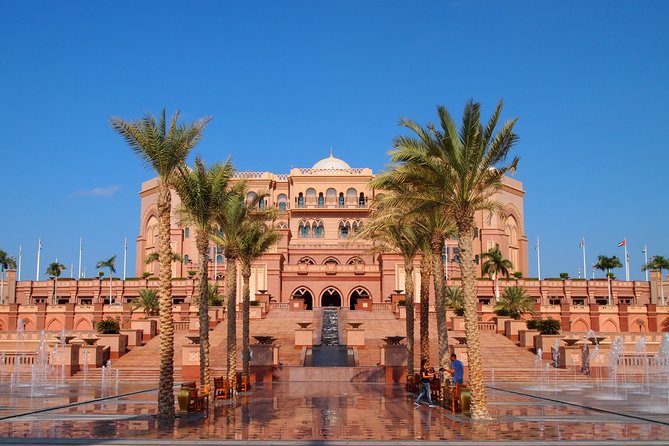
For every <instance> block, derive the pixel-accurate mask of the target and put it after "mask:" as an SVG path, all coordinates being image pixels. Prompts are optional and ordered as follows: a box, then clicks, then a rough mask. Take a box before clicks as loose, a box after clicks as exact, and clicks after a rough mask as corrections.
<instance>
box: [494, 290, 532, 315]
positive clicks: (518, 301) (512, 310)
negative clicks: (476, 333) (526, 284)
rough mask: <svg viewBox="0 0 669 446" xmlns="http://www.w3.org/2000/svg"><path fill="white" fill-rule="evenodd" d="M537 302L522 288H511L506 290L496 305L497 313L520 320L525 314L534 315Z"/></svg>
mask: <svg viewBox="0 0 669 446" xmlns="http://www.w3.org/2000/svg"><path fill="white" fill-rule="evenodd" d="M534 304H535V300H534V298H533V297H531V296H530V295H529V294H527V292H526V291H525V288H523V287H522V286H510V287H507V288H505V289H504V293H502V297H501V299H500V300H499V301H497V303H495V312H496V313H503V314H508V315H509V316H510V317H512V318H514V319H520V317H521V316H522V315H523V313H530V314H534Z"/></svg>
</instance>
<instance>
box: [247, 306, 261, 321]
mask: <svg viewBox="0 0 669 446" xmlns="http://www.w3.org/2000/svg"><path fill="white" fill-rule="evenodd" d="M262 318H263V311H262V307H260V306H257V307H254V306H250V307H249V319H262Z"/></svg>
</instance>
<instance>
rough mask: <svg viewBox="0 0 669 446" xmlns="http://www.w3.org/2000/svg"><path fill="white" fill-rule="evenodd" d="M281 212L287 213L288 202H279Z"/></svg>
mask: <svg viewBox="0 0 669 446" xmlns="http://www.w3.org/2000/svg"><path fill="white" fill-rule="evenodd" d="M279 210H280V211H281V212H285V211H286V202H285V201H280V202H279Z"/></svg>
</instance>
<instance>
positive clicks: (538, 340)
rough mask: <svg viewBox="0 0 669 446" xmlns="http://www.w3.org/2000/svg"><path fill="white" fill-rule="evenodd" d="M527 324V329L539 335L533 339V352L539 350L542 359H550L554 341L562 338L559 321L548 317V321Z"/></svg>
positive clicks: (541, 320)
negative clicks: (532, 329)
mask: <svg viewBox="0 0 669 446" xmlns="http://www.w3.org/2000/svg"><path fill="white" fill-rule="evenodd" d="M527 322H528V324H527V326H528V328H530V329H531V328H535V329H536V330H538V331H539V333H540V334H539V336H535V337H534V349H535V351H538V349H541V350H542V352H543V357H544V359H550V357H551V348H552V347H553V345H554V344H555V340H556V339H560V338H561V337H562V336H561V335H560V321H558V320H556V319H553V318H551V317H549V318H548V319H540V320H535V321H527Z"/></svg>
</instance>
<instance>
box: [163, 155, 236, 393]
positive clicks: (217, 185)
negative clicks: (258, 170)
mask: <svg viewBox="0 0 669 446" xmlns="http://www.w3.org/2000/svg"><path fill="white" fill-rule="evenodd" d="M233 172H234V167H233V166H232V162H230V160H228V161H226V162H225V164H223V165H221V164H214V165H213V166H211V168H210V169H207V166H206V165H205V164H204V161H202V158H200V156H197V157H196V158H195V165H194V167H193V169H190V168H188V167H187V166H180V167H179V175H177V177H176V181H175V189H176V191H177V193H178V194H179V197H180V198H181V207H180V208H179V215H180V217H181V223H182V225H183V224H191V225H193V226H195V228H196V231H197V232H196V236H195V246H196V247H197V256H198V268H199V275H200V283H199V295H200V298H199V299H198V309H199V315H200V316H199V317H200V382H201V384H202V385H203V386H207V385H209V384H210V371H209V299H208V294H209V283H208V273H207V265H208V263H207V251H208V250H209V237H210V236H211V234H212V233H213V232H214V215H215V214H216V212H218V211H219V210H220V208H221V206H222V203H223V200H224V197H225V194H226V189H227V188H228V185H229V183H230V178H231V176H232V173H233ZM212 401H213V400H212Z"/></svg>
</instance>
